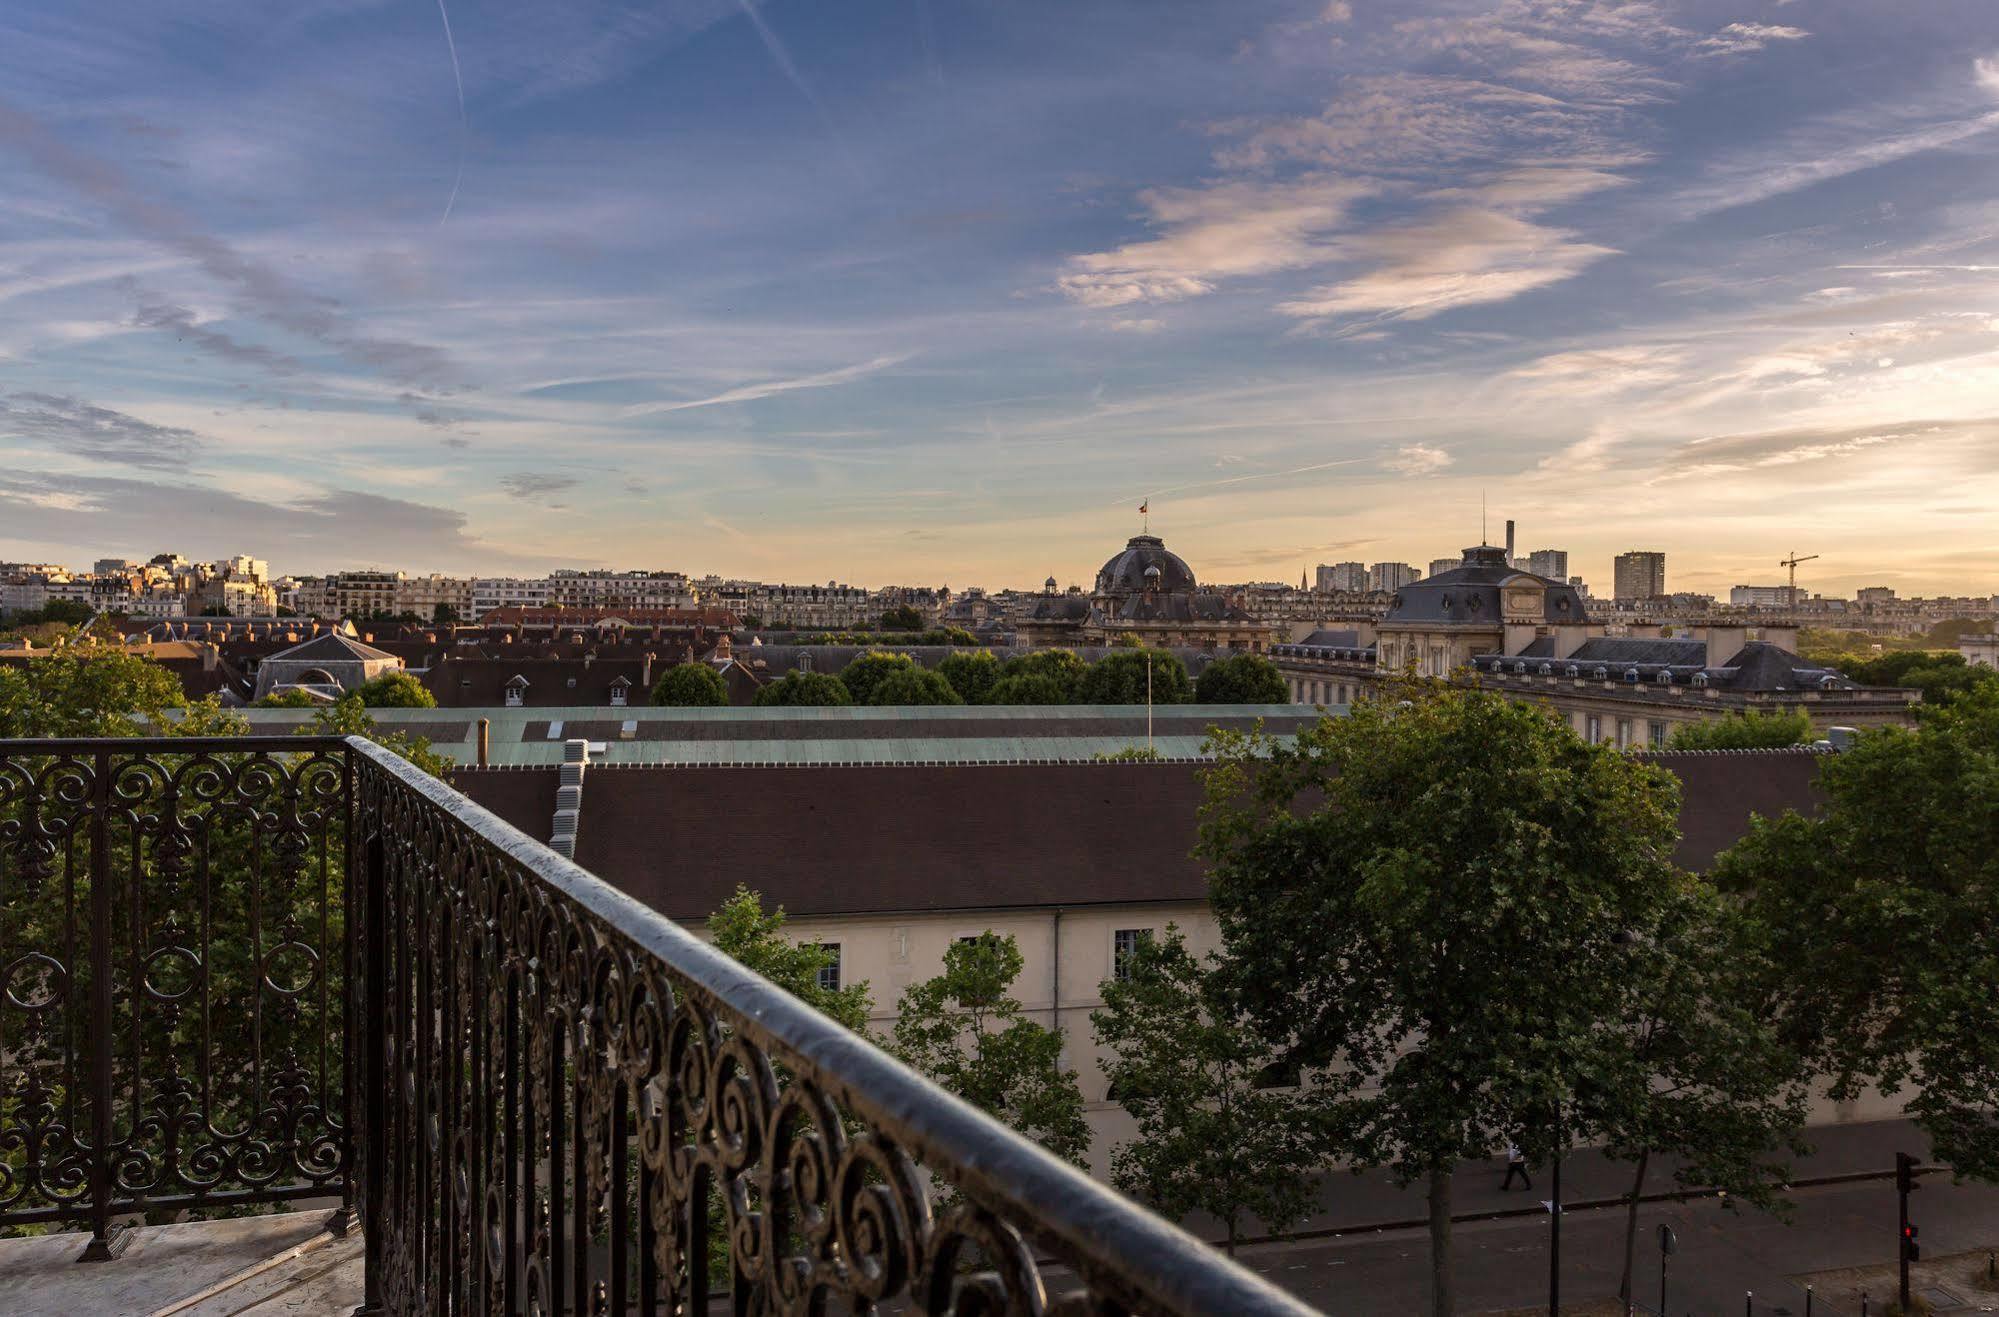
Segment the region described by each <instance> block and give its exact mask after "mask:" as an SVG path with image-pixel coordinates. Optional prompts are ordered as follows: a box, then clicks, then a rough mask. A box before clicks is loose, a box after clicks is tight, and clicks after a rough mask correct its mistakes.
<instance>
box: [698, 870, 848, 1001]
mask: <svg viewBox="0 0 1999 1317" xmlns="http://www.w3.org/2000/svg"><path fill="white" fill-rule="evenodd" d="M708 933H709V935H710V936H711V937H712V938H713V939H714V942H715V949H716V950H718V951H721V952H723V953H725V954H726V955H728V956H730V957H731V958H732V959H734V960H736V961H739V962H740V963H742V964H743V965H745V966H747V967H748V968H750V969H752V970H755V971H756V972H757V973H759V974H761V975H763V976H764V977H765V978H767V979H769V980H770V981H771V982H772V983H775V984H777V986H778V987H780V988H783V989H784V990H785V991H786V992H788V993H790V994H791V995H792V996H794V997H796V998H798V999H799V1000H800V1001H802V1002H804V1003H805V1004H806V1005H808V1006H810V1007H812V1008H813V1009H814V1010H816V1011H819V1012H820V1013H822V1014H824V1015H829V1016H831V1017H832V1018H833V1019H835V1020H838V1021H839V1022H840V1023H841V1024H844V1025H846V1026H847V1027H848V1028H849V1029H852V1030H854V1031H855V1032H857V1033H858V1032H860V1031H861V1030H862V1029H865V1028H866V1027H867V1024H868V1002H869V996H868V985H867V982H866V981H865V980H863V981H861V982H859V983H846V984H842V985H840V986H839V987H837V988H829V987H827V986H826V985H825V984H824V983H823V982H821V981H820V975H821V973H822V972H823V971H824V970H826V969H829V968H832V967H835V966H837V965H838V964H839V954H838V953H837V952H834V951H829V950H827V949H826V948H825V947H822V946H820V945H819V944H817V943H815V942H794V941H792V940H791V939H790V938H789V937H786V936H785V933H784V907H783V906H778V907H777V908H776V909H775V910H770V911H766V910H765V909H764V905H763V897H762V896H761V895H759V894H758V893H756V892H753V891H751V890H750V889H749V888H748V887H745V886H744V885H743V884H741V883H738V884H736V894H735V895H734V896H732V897H730V898H729V899H728V901H726V902H724V903H723V905H722V908H721V909H719V910H717V911H716V912H715V913H714V914H712V915H709V916H708Z"/></svg>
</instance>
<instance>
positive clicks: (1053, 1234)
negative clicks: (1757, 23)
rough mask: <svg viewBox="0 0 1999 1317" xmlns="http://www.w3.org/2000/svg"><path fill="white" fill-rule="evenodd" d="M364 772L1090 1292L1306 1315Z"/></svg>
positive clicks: (602, 897) (638, 920) (629, 902)
mask: <svg viewBox="0 0 1999 1317" xmlns="http://www.w3.org/2000/svg"><path fill="white" fill-rule="evenodd" d="M349 745H350V747H351V748H352V750H353V752H354V753H355V755H356V756H357V760H358V762H360V763H363V764H365V767H366V769H371V770H373V771H378V772H380V773H382V774H384V775H386V776H388V777H390V778H392V779H393V780H394V782H395V784H396V785H397V786H398V787H399V788H401V789H404V790H407V791H409V792H412V793H414V794H416V795H418V796H421V797H422V798H423V799H424V800H426V801H428V802H429V803H430V804H431V805H434V806H435V807H437V808H438V809H440V810H443V811H446V812H447V813H449V814H450V815H451V817H452V819H453V820H454V822H455V823H456V824H457V825H459V826H461V827H463V828H465V829H467V830H469V831H470V832H471V833H472V834H474V835H475V836H476V837H477V838H479V839H480V840H481V841H483V842H485V843H487V844H488V845H490V846H492V847H494V848H496V849H498V850H499V851H501V852H502V853H504V854H505V855H506V856H507V857H508V859H510V860H511V861H512V862H513V863H515V864H517V865H518V866H519V867H520V868H521V869H522V870H524V871H526V872H527V873H529V874H531V875H532V876H533V878H534V879H535V881H537V882H539V883H541V884H544V885H545V886H546V887H547V888H548V889H550V890H551V891H553V892H556V893H559V894H560V895H561V896H562V897H563V898H565V899H566V900H568V901H571V902H573V903H574V904H575V905H576V906H577V907H579V908H581V909H582V910H583V911H585V912H587V913H588V914H590V915H591V916H593V917H595V918H596V919H597V920H599V921H601V922H602V923H603V924H604V925H606V926H607V927H609V928H610V929H612V930H615V931H616V932H617V933H618V934H619V935H620V936H622V937H624V938H626V939H629V940H630V941H631V942H632V943H633V944H635V945H636V946H637V947H638V948H640V949H642V950H643V951H644V952H645V953H647V954H648V955H650V956H652V957H653V958H655V959H656V960H657V961H658V962H659V963H660V965H662V966H663V967H665V968H666V969H667V970H669V971H670V972H671V973H672V974H673V975H674V976H675V977H676V978H677V979H679V980H680V981H681V983H682V984H683V985H685V986H691V987H693V988H694V989H695V990H696V991H697V992H699V993H700V994H703V995H704V996H705V997H707V998H708V999H710V1000H711V1001H712V1002H713V1003H714V1004H715V1005H717V1006H719V1007H720V1008H721V1009H722V1011H723V1012H724V1013H725V1014H726V1016H727V1024H728V1026H729V1027H730V1029H731V1030H734V1031H739V1032H740V1033H741V1034H743V1035H745V1036H746V1037H747V1038H748V1040H749V1041H750V1042H752V1043H754V1044H756V1045H758V1046H760V1047H763V1048H766V1049H768V1050H769V1051H770V1052H771V1053H772V1054H773V1059H775V1060H778V1061H780V1062H782V1063H783V1064H784V1065H785V1066H787V1067H796V1068H798V1069H799V1070H800V1071H802V1072H806V1073H809V1074H811V1076H812V1077H813V1079H814V1080H815V1082H816V1084H817V1085H818V1087H819V1088H820V1089H821V1090H822V1091H823V1092H824V1093H825V1094H826V1095H828V1096H829V1097H831V1098H833V1099H834V1100H836V1101H837V1102H838V1103H840V1104H841V1105H842V1106H844V1107H845V1108H846V1109H847V1110H848V1111H849V1112H851V1113H852V1115H853V1116H855V1117H857V1118H858V1119H859V1120H860V1121H861V1122H862V1123H863V1124H865V1125H868V1126H871V1127H873V1128H877V1129H881V1130H885V1131H887V1132H888V1133H889V1134H890V1135H891V1136H892V1137H893V1139H894V1140H895V1142H896V1143H897V1144H899V1145H901V1146H902V1147H904V1148H905V1149H907V1150H908V1151H909V1152H910V1153H911V1154H913V1155H914V1156H916V1157H917V1158H919V1159H920V1160H921V1161H922V1163H923V1165H924V1166H925V1167H926V1168H927V1169H929V1170H930V1171H932V1172H934V1173H936V1174H938V1175H940V1176H942V1177H944V1178H946V1179H948V1180H950V1181H951V1182H952V1183H954V1184H955V1185H957V1186H958V1187H959V1188H960V1189H962V1190H964V1191H965V1192H966V1193H967V1194H968V1195H970V1196H971V1197H972V1198H974V1199H975V1200H978V1201H981V1202H984V1203H986V1204H988V1205H996V1206H997V1207H999V1208H1000V1209H1002V1210H1003V1213H1004V1215H1005V1216H1006V1217H1008V1218H1009V1219H1010V1220H1011V1222H1012V1224H1014V1225H1015V1226H1017V1227H1018V1228H1020V1229H1021V1230H1022V1231H1023V1232H1024V1233H1025V1234H1026V1235H1028V1236H1029V1237H1030V1238H1032V1239H1034V1240H1036V1241H1037V1242H1038V1243H1040V1244H1042V1245H1043V1246H1044V1247H1046V1248H1048V1249H1049V1250H1050V1251H1052V1252H1053V1253H1054V1254H1055V1255H1056V1258H1057V1260H1058V1261H1059V1262H1060V1263H1061V1264H1063V1265H1066V1266H1070V1267H1073V1268H1075V1269H1076V1270H1077V1271H1078V1272H1079V1273H1080V1274H1081V1276H1082V1279H1083V1280H1084V1281H1085V1282H1086V1284H1087V1285H1088V1287H1089V1288H1090V1289H1091V1290H1092V1291H1093V1292H1094V1293H1098V1294H1101V1295H1103V1296H1105V1297H1106V1298H1108V1299H1110V1300H1112V1301H1114V1302H1116V1303H1117V1304H1118V1305H1119V1306H1129V1307H1131V1308H1134V1309H1138V1310H1144V1311H1163V1312H1176V1313H1224V1312H1226V1313H1243V1314H1273V1315H1275V1314H1286V1315H1294V1314H1304V1313H1310V1312H1312V1311H1314V1310H1313V1309H1311V1308H1310V1307H1308V1306H1306V1305H1305V1304H1303V1303H1301V1302H1299V1301H1298V1300H1297V1299H1296V1298H1294V1297H1292V1296H1291V1295H1289V1294H1287V1293H1285V1292H1284V1291H1282V1290H1280V1289H1278V1288H1276V1287H1275V1286H1273V1285H1271V1284H1269V1283H1268V1282H1266V1281H1264V1280H1263V1279H1261V1278H1260V1277H1258V1276H1256V1275H1254V1274H1253V1273H1251V1272H1249V1271H1248V1270H1246V1269H1244V1268H1242V1267H1239V1266H1237V1265H1236V1264H1235V1263H1234V1262H1232V1261H1230V1260H1228V1259H1226V1258H1224V1257H1222V1256H1221V1255H1219V1254H1217V1253H1216V1252H1214V1251H1213V1250H1212V1249H1210V1248H1209V1247H1208V1246H1207V1245H1205V1244H1203V1243H1202V1242H1200V1241H1199V1240H1197V1239H1195V1238H1194V1237H1193V1236H1192V1235H1190V1234H1188V1233H1187V1232H1185V1231H1183V1230H1181V1229H1180V1228H1179V1227H1178V1226H1175V1225H1173V1224H1172V1223H1170V1222H1168V1221H1166V1220H1164V1219H1162V1218H1160V1217H1159V1216H1157V1215H1155V1214H1153V1213H1152V1212H1149V1211H1147V1210H1145V1209H1144V1208H1142V1207H1140V1206H1138V1205H1136V1204H1134V1203H1132V1202H1130V1201H1129V1200H1127V1199H1125V1198H1123V1197H1121V1196H1119V1195H1118V1194H1116V1193H1114V1192H1112V1191H1111V1190H1110V1189H1108V1188H1106V1187H1105V1186H1104V1185H1102V1184H1099V1183H1098V1182H1097V1181H1095V1180H1093V1179H1091V1178H1090V1177H1089V1176H1087V1175H1085V1174H1084V1173H1083V1172H1081V1171H1079V1170H1078V1169H1076V1168H1075V1167H1073V1166H1071V1165H1069V1164H1068V1163H1066V1162H1063V1161H1061V1160H1060V1159H1058V1158H1056V1157H1055V1156H1053V1155H1052V1154H1050V1153H1049V1152H1048V1151H1046V1150H1045V1149H1043V1148H1042V1147H1040V1146H1039V1145H1037V1144H1035V1143H1033V1142H1031V1141H1030V1140H1028V1139H1025V1138H1023V1137H1022V1136H1021V1135H1019V1134H1017V1133H1015V1132H1014V1131H1013V1130H1010V1129H1008V1128H1007V1127H1006V1126H1004V1125H1002V1124H1000V1123H999V1122H998V1121H996V1120H994V1119H993V1118H992V1117H991V1116H989V1115H987V1114H985V1113H984V1112H982V1111H980V1110H978V1109H977V1108H975V1107H973V1106H971V1105H970V1104H968V1103H966V1102H964V1101H962V1100H961V1099H959V1098H957V1097H955V1096H954V1095H952V1094H950V1093H948V1092H946V1091H945V1090H943V1089H942V1088H940V1087H938V1086H937V1085H936V1084H934V1083H932V1082H931V1081H930V1080H928V1079H926V1078H924V1077H923V1076H921V1075H919V1074H917V1073H916V1072H915V1071H913V1070H911V1069H909V1068H908V1067H907V1066H905V1065H903V1064H902V1063H900V1062H898V1061H896V1060H895V1059H893V1058H892V1057H890V1056H889V1055H887V1054H886V1053H885V1052H883V1051H881V1050H880V1049H879V1048H877V1047H875V1046H874V1045H872V1044H871V1043H869V1042H868V1041H867V1040H866V1039H865V1038H863V1037H862V1036H860V1035H857V1034H855V1033H853V1032H851V1031H849V1030H848V1029H846V1028H844V1027H842V1026H841V1025H839V1024H837V1023H836V1022H834V1021H832V1020H831V1019H829V1018H827V1017H826V1016H824V1015H822V1014H820V1013H819V1012H818V1011H816V1010H814V1009H813V1008H811V1007H809V1006H807V1005H806V1004H805V1003H803V1002H802V1001H800V1000H799V999H798V998H796V997H794V996H792V995H791V994H790V993H788V992H786V991H784V990H783V989H781V988H779V987H778V986H776V985H775V984H773V983H771V982H770V981H769V980H767V979H764V978H763V977H761V976H759V975H757V974H755V973H753V972H751V971H749V970H747V969H745V968H744V967H743V966H742V965H741V964H739V963H737V962H736V961H734V960H732V959H731V958H729V957H728V956H726V955H724V954H723V953H721V952H719V951H717V950H715V949H714V948H713V947H711V946H709V945H708V944H707V943H705V942H702V941H701V940H700V939H699V938H696V937H694V936H693V935H692V934H690V933H688V932H687V931H685V930H684V929H682V928H680V927H679V926H678V925H677V924H675V923H674V922H673V921H671V920H669V919H667V918H666V917H665V916H664V915H662V914H660V913H659V912H658V911H656V910H653V909H651V908H650V907H648V906H646V905H643V904H641V903H640V902H639V901H637V900H634V899H633V898H632V897H630V896H628V895H626V894H625V893H623V892H620V891H618V890H617V889H616V888H614V887H612V886H610V885H609V884H608V883H606V882H604V881H603V880H602V879H600V878H598V877H597V876H596V875H594V874H592V873H590V872H589V871H588V870H586V869H584V868H582V867H580V866H579V865H577V864H575V863H573V862H571V861H569V860H567V859H564V858H563V857H562V856H560V855H558V854H556V853H555V852H554V851H552V850H550V849H548V848H547V847H546V846H544V845H543V844H542V843H541V842H539V841H537V840H535V839H534V838H532V837H529V836H528V835H527V834H525V833H523V832H521V831H520V830H518V829H516V828H514V827H513V826H512V825H510V824H508V823H506V822H505V821H504V820H502V819H500V818H498V817H497V816H495V815H494V814H492V813H491V812H489V811H488V810H486V809H485V808H483V807H482V806H480V805H479V804H477V803H476V802H473V801H471V800H468V799H467V798H466V797H464V796H463V795H461V794H460V793H458V792H457V791H456V790H454V789H453V788H452V787H451V786H450V785H449V784H447V783H445V782H442V781H439V780H437V779H435V778H433V777H430V776H429V775H427V774H425V773H423V772H422V771H420V770H418V769H416V768H415V767H413V766H412V765H410V764H409V763H408V762H407V761H406V760H404V759H402V758H401V757H400V756H398V755H396V754H394V753H392V752H390V751H388V750H384V749H382V748H381V747H379V746H377V745H375V744H373V743H372V742H369V741H366V740H363V739H361V738H358V737H357V738H354V739H352V740H350V741H349Z"/></svg>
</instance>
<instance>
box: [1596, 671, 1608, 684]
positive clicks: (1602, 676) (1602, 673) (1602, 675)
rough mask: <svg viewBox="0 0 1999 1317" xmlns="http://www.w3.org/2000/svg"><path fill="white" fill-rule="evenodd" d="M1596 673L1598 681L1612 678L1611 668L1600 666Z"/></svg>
mask: <svg viewBox="0 0 1999 1317" xmlns="http://www.w3.org/2000/svg"><path fill="white" fill-rule="evenodd" d="M1595 675H1596V679H1597V680H1598V681H1609V680H1610V669H1609V668H1598V669H1597V670H1596V674H1595Z"/></svg>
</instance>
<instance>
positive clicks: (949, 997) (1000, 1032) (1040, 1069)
mask: <svg viewBox="0 0 1999 1317" xmlns="http://www.w3.org/2000/svg"><path fill="white" fill-rule="evenodd" d="M1021 963H1022V962H1021V956H1020V947H1019V946H1018V945H1017V944H1016V943H1015V942H1014V940H1013V938H1012V937H1001V936H999V935H997V934H994V933H991V932H987V933H983V934H981V935H980V936H978V937H977V938H973V939H971V940H969V941H964V942H953V943H952V944H951V945H950V947H948V948H947V949H946V950H945V952H944V972H943V973H942V974H939V975H938V976H937V977H936V978H933V979H926V980H924V981H923V982H922V983H918V984H915V985H914V986H912V987H910V988H909V989H907V990H906V991H905V992H904V993H903V995H902V1005H901V1013H900V1014H899V1015H898V1016H897V1017H896V1021H895V1030H894V1032H893V1034H892V1035H891V1036H890V1037H888V1038H886V1039H884V1040H883V1046H885V1047H886V1048H887V1049H888V1050H889V1051H890V1052H891V1053H893V1054H894V1055H895V1056H897V1057H898V1058H900V1059H901V1060H902V1061H904V1062H905V1063H907V1064H908V1065H910V1066H911V1067H913V1068H915V1069H917V1070H920V1071H922V1072H923V1073H924V1074H926V1075H928V1076H930V1077H931V1078H932V1079H934V1080H936V1081H937V1082H938V1083H939V1084H942V1085H943V1086H944V1087H945V1088H947V1089H949V1090H950V1091H951V1092H953V1093H956V1094H957V1095H958V1096H959V1097H961V1098H963V1099H965V1101H967V1102H969V1103H971V1104H972V1105H973V1106H975V1107H978V1108H980V1109H981V1110H983V1111H986V1112H989V1113H991V1114H992V1115H993V1116H995V1117H997V1118H998V1119H1000V1120H1002V1121H1004V1122H1006V1123H1007V1124H1008V1125H1011V1126H1013V1128H1015V1129H1017V1130H1019V1131H1020V1132H1021V1133H1022V1134H1025V1135H1027V1136H1028V1137H1029V1138H1031V1139H1036V1140H1039V1141H1040V1142H1041V1143H1042V1144H1043V1145H1044V1146H1045V1147H1047V1148H1048V1149H1049V1150H1050V1151H1051V1152H1053V1153H1055V1154H1056V1155H1057V1156H1059V1157H1066V1158H1068V1159H1069V1160H1071V1161H1080V1160H1082V1157H1083V1154H1084V1153H1085V1152H1087V1151H1088V1150H1089V1146H1090V1128H1089V1125H1088V1124H1087V1123H1086V1122H1085V1121H1084V1119H1083V1094H1082V1091H1081V1090H1080V1089H1078V1088H1077V1087H1076V1072H1075V1071H1073V1070H1064V1069H1063V1068H1062V1034H1061V1032H1060V1031H1059V1030H1055V1029H1049V1028H1045V1027H1043V1026H1041V1025H1039V1024H1036V1023H1035V1022H1034V1021H1032V1020H1029V1019H1027V1018H1025V1016H1023V1015H1022V1013H1021V1005H1020V1003H1019V1002H1018V1001H1016V1000H1014V998H1012V997H1010V996H1008V995H1007V993H1008V990H1009V989H1010V988H1012V987H1013V981H1014V980H1015V979H1017V978H1019V977H1020V970H1021Z"/></svg>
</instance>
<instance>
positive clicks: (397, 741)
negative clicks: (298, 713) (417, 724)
mask: <svg viewBox="0 0 1999 1317" xmlns="http://www.w3.org/2000/svg"><path fill="white" fill-rule="evenodd" d="M313 725H314V730H316V731H318V732H319V733H320V734H321V735H323V736H361V737H366V738H367V739H368V740H370V741H373V742H374V743H375V744H376V745H379V746H381V747H382V748H383V749H384V750H391V751H394V752H395V753H396V754H399V755H401V756H402V757H403V758H405V759H407V760H409V761H410V762H411V763H412V764H415V765H416V766H417V767H418V768H420V769H422V770H423V771H424V772H426V773H428V774H430V775H431V776H432V777H439V778H449V777H450V776H451V760H450V759H449V758H447V757H446V756H444V755H441V754H439V753H438V752H437V751H435V750H433V749H431V748H430V738H429V737H427V736H415V735H412V734H411V733H409V732H399V731H394V730H390V729H387V728H384V727H382V726H381V725H380V724H378V723H377V722H376V721H375V720H374V719H373V718H371V717H369V716H368V706H366V705H365V704H363V703H361V700H360V697H359V696H357V695H355V694H354V693H353V692H352V691H349V692H348V693H347V694H346V695H343V696H341V697H340V699H339V700H337V701H336V702H334V703H333V704H332V705H331V706H329V707H327V708H324V709H321V710H320V711H319V712H318V713H316V714H314V715H313Z"/></svg>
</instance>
